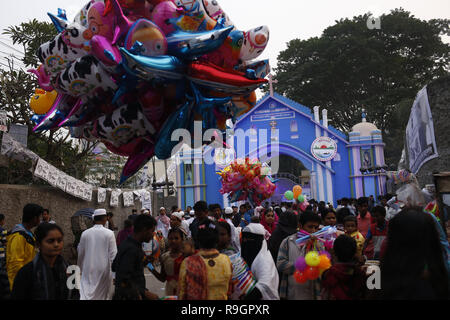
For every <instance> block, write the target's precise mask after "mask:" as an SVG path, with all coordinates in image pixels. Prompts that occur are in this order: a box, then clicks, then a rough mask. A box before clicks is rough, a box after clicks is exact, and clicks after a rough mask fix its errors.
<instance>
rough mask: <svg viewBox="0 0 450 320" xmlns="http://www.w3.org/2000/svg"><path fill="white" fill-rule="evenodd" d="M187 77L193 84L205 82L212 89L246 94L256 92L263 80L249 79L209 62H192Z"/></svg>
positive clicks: (263, 82) (239, 73)
mask: <svg viewBox="0 0 450 320" xmlns="http://www.w3.org/2000/svg"><path fill="white" fill-rule="evenodd" d="M188 76H189V77H190V78H191V79H192V80H193V81H194V82H207V83H208V86H211V87H213V89H216V90H221V91H225V92H229V91H231V92H234V91H236V90H237V91H238V92H242V91H244V92H247V93H250V92H251V91H254V90H256V89H257V88H259V87H260V86H261V85H262V84H265V83H267V82H268V81H267V80H265V79H255V80H253V79H249V78H247V77H246V76H245V73H243V72H239V71H236V70H232V69H230V70H226V69H223V68H221V67H219V66H216V65H214V64H212V63H209V62H206V61H204V62H199V61H195V62H192V63H191V64H190V65H189V67H188Z"/></svg>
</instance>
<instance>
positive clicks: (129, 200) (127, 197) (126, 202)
mask: <svg viewBox="0 0 450 320" xmlns="http://www.w3.org/2000/svg"><path fill="white" fill-rule="evenodd" d="M133 205H134V196H133V192H124V193H123V206H124V207H131V206H133Z"/></svg>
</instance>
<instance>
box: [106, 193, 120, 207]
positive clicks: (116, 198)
mask: <svg viewBox="0 0 450 320" xmlns="http://www.w3.org/2000/svg"><path fill="white" fill-rule="evenodd" d="M121 194H122V190H120V189H115V190H112V191H111V201H110V204H109V205H110V206H111V207H118V206H119V196H120V195H121Z"/></svg>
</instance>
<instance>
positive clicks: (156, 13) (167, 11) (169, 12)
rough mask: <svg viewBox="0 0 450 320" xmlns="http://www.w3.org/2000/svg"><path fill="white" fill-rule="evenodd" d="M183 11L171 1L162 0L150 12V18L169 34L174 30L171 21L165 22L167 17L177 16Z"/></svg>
mask: <svg viewBox="0 0 450 320" xmlns="http://www.w3.org/2000/svg"><path fill="white" fill-rule="evenodd" d="M182 12H183V9H182V8H178V7H177V6H176V5H175V4H174V3H173V2H172V1H164V2H161V3H160V4H158V5H157V6H156V7H155V8H154V9H153V13H152V17H151V20H152V21H153V22H154V23H155V24H156V25H157V26H158V27H160V28H161V30H162V31H163V32H164V33H165V34H166V35H169V34H171V33H173V32H174V31H175V27H174V26H173V24H172V23H166V21H167V20H168V19H173V18H177V17H179V16H180V14H181V13H182Z"/></svg>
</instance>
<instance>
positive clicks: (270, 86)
mask: <svg viewBox="0 0 450 320" xmlns="http://www.w3.org/2000/svg"><path fill="white" fill-rule="evenodd" d="M274 83H275V84H276V83H278V80H273V76H272V74H269V91H270V96H271V97H273V84H274Z"/></svg>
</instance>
